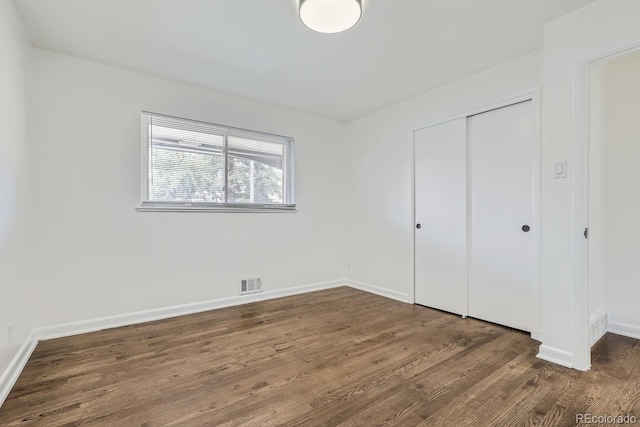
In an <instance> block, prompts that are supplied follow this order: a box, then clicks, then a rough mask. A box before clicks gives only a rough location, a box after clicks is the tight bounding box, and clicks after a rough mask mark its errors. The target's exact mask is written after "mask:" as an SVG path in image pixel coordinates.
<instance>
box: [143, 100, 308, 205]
mask: <svg viewBox="0 0 640 427" xmlns="http://www.w3.org/2000/svg"><path fill="white" fill-rule="evenodd" d="M139 210H157V211H227V212H228V211H235V212H255V211H295V204H294V203H293V139H291V138H288V137H284V136H277V135H270V134H265V133H260V132H254V131H249V130H244V129H238V128H232V127H227V126H220V125H214V124H209V123H203V122H198V121H194V120H186V119H180V118H176V117H170V116H163V115H159V114H153V113H147V112H143V113H142V205H141V207H140V208H139Z"/></svg>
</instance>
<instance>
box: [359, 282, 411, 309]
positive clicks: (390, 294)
mask: <svg viewBox="0 0 640 427" xmlns="http://www.w3.org/2000/svg"><path fill="white" fill-rule="evenodd" d="M347 284H348V286H349V287H351V288H354V289H358V290H361V291H364V292H369V293H371V294H376V295H380V296H381V297H385V298H390V299H394V300H396V301H400V302H404V303H407V304H410V303H411V300H410V299H409V294H407V293H404V292H398V291H394V290H392V289H387V288H382V287H380V286H376V285H372V284H370V283H365V282H359V281H357V280H348V281H347Z"/></svg>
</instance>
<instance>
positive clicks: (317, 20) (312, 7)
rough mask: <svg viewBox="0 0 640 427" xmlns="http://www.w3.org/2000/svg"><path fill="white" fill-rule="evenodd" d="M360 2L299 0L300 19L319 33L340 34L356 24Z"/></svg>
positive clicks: (352, 0) (360, 12)
mask: <svg viewBox="0 0 640 427" xmlns="http://www.w3.org/2000/svg"><path fill="white" fill-rule="evenodd" d="M360 16H362V0H300V19H301V20H302V22H303V23H304V25H306V26H307V27H309V28H311V29H312V30H313V31H317V32H319V33H327V34H333V33H340V32H342V31H345V30H348V29H349V28H351V27H353V26H354V25H356V24H357V23H358V21H359V20H360Z"/></svg>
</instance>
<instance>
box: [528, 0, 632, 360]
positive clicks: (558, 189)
mask: <svg viewBox="0 0 640 427" xmlns="http://www.w3.org/2000/svg"><path fill="white" fill-rule="evenodd" d="M633 38H640V2H639V1H637V0H600V1H598V2H595V3H593V4H591V5H589V6H586V7H584V8H582V9H579V10H577V11H575V12H573V13H571V14H569V15H565V16H564V17H561V18H559V19H557V20H555V21H553V22H551V23H549V24H547V25H546V26H545V39H544V80H543V87H544V90H543V117H542V129H543V138H542V140H543V145H542V204H541V215H542V233H543V234H542V272H541V273H542V329H543V342H544V344H545V346H546V350H547V351H546V353H545V354H547V355H554V356H556V358H557V357H560V358H562V359H563V360H561V361H563V362H564V363H565V364H568V365H572V366H574V367H577V368H579V369H587V368H588V348H589V347H588V342H587V333H586V330H587V328H588V320H587V316H586V314H585V313H586V307H585V306H586V297H584V296H585V295H586V293H587V290H586V288H585V286H584V283H576V280H575V278H576V275H575V272H576V271H577V270H576V268H577V265H576V262H578V258H577V256H576V252H577V251H578V252H579V249H580V248H579V247H578V246H576V245H583V244H584V241H581V240H580V233H579V232H578V230H580V229H581V228H582V227H583V226H585V225H586V224H577V223H576V222H575V220H574V218H575V215H574V210H573V207H574V195H575V194H574V184H575V182H574V178H575V175H574V173H573V171H574V170H575V167H576V162H577V161H582V159H581V158H574V154H575V152H574V136H575V133H574V132H575V129H574V120H573V118H574V98H573V94H574V84H575V76H574V69H575V68H574V65H575V58H576V57H577V56H580V55H582V54H585V53H586V52H589V51H591V50H593V49H596V48H601V47H603V46H608V45H614V44H617V43H621V42H623V41H625V40H629V39H633ZM565 159H567V160H568V161H569V177H568V178H567V179H552V174H553V162H554V161H556V160H565ZM579 192H580V193H582V190H579ZM585 209H586V208H585ZM577 242H580V243H577ZM542 350H544V349H541V351H542ZM543 355H544V354H543Z"/></svg>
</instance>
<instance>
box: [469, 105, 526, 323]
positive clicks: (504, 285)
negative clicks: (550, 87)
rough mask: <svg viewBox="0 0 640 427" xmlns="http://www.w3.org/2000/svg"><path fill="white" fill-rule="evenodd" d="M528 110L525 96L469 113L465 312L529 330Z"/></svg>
mask: <svg viewBox="0 0 640 427" xmlns="http://www.w3.org/2000/svg"><path fill="white" fill-rule="evenodd" d="M533 128H534V112H533V105H532V102H531V101H527V102H522V103H519V104H515V105H511V106H508V107H504V108H500V109H496V110H493V111H489V112H487V113H483V114H478V115H475V116H472V117H469V118H468V144H469V166H470V167H469V174H470V177H469V178H470V179H469V184H470V187H469V188H470V195H471V197H470V201H471V203H470V212H471V222H470V252H469V255H470V258H469V316H472V317H476V318H479V319H483V320H487V321H490V322H495V323H498V324H501V325H506V326H510V327H513V328H517V329H521V330H524V331H531V330H532V329H533V320H534V310H535V298H534V289H535V288H534V273H535V270H534V269H535V268H536V267H535V262H536V261H535V260H536V257H535V235H534V233H533V232H532V230H533V229H534V228H535V227H537V226H538V225H537V224H533V223H532V220H533V218H534V212H533V209H534V204H533V202H534V199H533V198H534V181H533V179H534V173H533V172H534V148H535V144H534V131H533Z"/></svg>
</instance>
